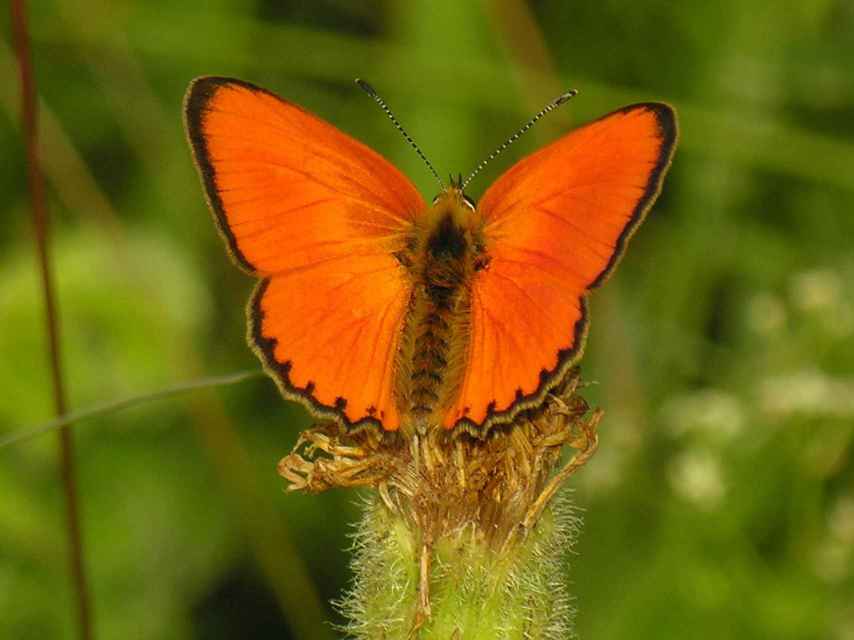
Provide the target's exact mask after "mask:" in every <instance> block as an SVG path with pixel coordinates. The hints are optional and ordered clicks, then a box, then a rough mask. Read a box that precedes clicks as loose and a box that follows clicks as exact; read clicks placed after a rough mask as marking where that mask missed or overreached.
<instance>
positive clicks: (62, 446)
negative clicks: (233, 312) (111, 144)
mask: <svg viewBox="0 0 854 640" xmlns="http://www.w3.org/2000/svg"><path fill="white" fill-rule="evenodd" d="M11 4H12V30H13V38H14V43H15V52H16V55H17V58H18V76H19V80H20V85H21V117H22V120H23V129H24V142H25V145H26V150H27V183H28V187H29V192H30V201H31V205H32V206H31V211H32V217H33V227H34V231H35V235H34V237H35V242H36V253H37V255H38V263H39V271H40V273H41V285H42V293H43V296H44V306H45V318H46V323H47V334H48V347H49V358H50V371H51V381H52V384H53V399H54V408H55V410H56V414H57V415H58V416H61V415H63V414H64V413H65V411H66V401H65V387H64V384H63V379H62V362H61V356H60V350H59V322H58V313H57V309H56V298H55V295H54V290H53V276H52V273H51V264H50V255H49V253H48V251H49V247H48V217H47V208H46V206H45V195H44V181H43V177H42V172H41V166H40V164H39V150H38V128H37V107H36V87H35V77H34V75H33V68H32V60H31V57H30V40H29V33H28V31H27V7H26V3H25V2H24V0H12V3H11ZM59 457H60V471H61V475H62V485H63V488H64V492H65V505H66V527H67V530H68V547H69V555H70V558H71V577H72V581H73V585H74V589H75V592H76V596H77V619H78V620H77V621H78V630H79V637H80V638H81V639H82V640H91V639H92V637H93V635H92V617H91V608H90V603H89V589H88V586H87V583H86V572H85V570H84V567H83V541H82V537H81V532H80V517H79V511H78V503H77V482H76V473H75V469H74V441H73V440H72V434H71V430H70V429H69V427H68V426H65V427H63V428H62V429H60V430H59Z"/></svg>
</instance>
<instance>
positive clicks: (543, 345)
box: [443, 103, 677, 428]
mask: <svg viewBox="0 0 854 640" xmlns="http://www.w3.org/2000/svg"><path fill="white" fill-rule="evenodd" d="M676 137H677V133H676V118H675V114H674V112H673V110H672V109H671V108H670V107H669V106H668V105H665V104H660V103H645V104H637V105H632V106H629V107H625V108H623V109H620V110H619V111H616V112H614V113H612V114H610V115H607V116H605V117H603V118H601V119H599V120H597V121H595V122H592V123H590V124H588V125H586V126H584V127H581V128H579V129H577V130H575V131H573V132H571V133H569V134H568V135H566V136H564V137H563V138H561V139H559V140H557V141H556V142H554V143H552V144H551V145H549V146H547V147H545V148H543V149H541V150H540V151H537V152H535V153H534V154H532V155H530V156H528V157H527V158H524V159H523V160H521V161H520V162H518V163H517V164H516V165H515V166H513V167H512V168H511V169H509V170H508V171H507V172H506V173H504V174H503V175H502V176H501V177H500V178H499V179H498V180H497V181H496V182H495V183H494V184H493V185H492V186H491V187H490V188H489V189H488V190H487V191H486V193H485V194H484V195H483V197H482V198H481V200H480V203H479V205H478V211H479V213H480V214H481V215H482V216H483V218H484V219H485V227H484V230H483V234H484V237H485V241H486V250H487V252H488V254H489V256H490V262H489V266H488V268H486V269H484V270H482V271H480V272H479V273H478V274H477V275H476V276H475V278H474V280H473V282H472V287H471V288H472V293H471V320H470V330H469V345H468V357H467V364H466V368H465V375H464V377H463V381H462V383H461V385H460V390H459V393H458V395H457V399H456V401H455V403H454V405H453V406H452V407H451V408H450V410H449V411H448V412H447V413H446V414H445V418H444V420H443V423H444V425H445V426H446V427H453V426H455V425H457V424H460V423H463V424H468V425H470V426H472V427H475V428H483V427H485V426H486V427H488V426H489V425H490V424H492V423H496V422H503V421H508V420H512V419H513V417H514V416H515V415H517V414H518V412H519V411H520V410H522V409H524V408H526V407H529V406H532V405H535V404H538V403H540V402H542V400H543V397H544V395H545V394H546V393H547V392H548V390H549V389H551V388H552V387H553V386H554V385H556V384H558V383H559V382H560V380H561V379H562V378H563V376H564V374H565V372H566V371H567V370H568V369H569V367H570V366H571V365H572V364H573V363H575V362H576V361H577V360H578V358H579V357H580V355H581V351H582V349H583V346H584V341H585V337H586V331H587V313H586V302H585V297H586V295H587V294H588V292H589V291H590V290H591V289H593V288H595V287H597V286H599V285H600V284H601V283H602V282H603V281H604V280H605V279H606V278H607V277H608V275H609V274H610V273H611V272H612V271H613V269H614V267H615V266H616V264H617V262H618V261H619V259H620V257H621V255H622V252H623V250H624V248H625V245H626V243H627V241H628V240H629V238H630V237H631V235H632V233H633V232H634V230H635V229H636V228H637V226H638V225H639V224H640V223H641V222H642V220H643V218H644V216H645V214H646V212H647V211H648V209H649V208H650V207H651V206H652V203H653V201H654V200H655V198H656V197H657V195H658V193H659V190H660V188H661V183H662V180H663V179H664V174H665V173H666V171H667V168H668V167H669V165H670V159H671V157H672V154H673V149H674V146H675V142H676Z"/></svg>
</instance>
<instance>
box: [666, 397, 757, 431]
mask: <svg viewBox="0 0 854 640" xmlns="http://www.w3.org/2000/svg"><path fill="white" fill-rule="evenodd" d="M661 417H662V421H663V423H664V424H665V425H666V426H667V428H668V429H669V430H670V432H671V433H673V434H674V435H677V436H681V435H684V434H686V433H687V432H689V431H692V430H696V431H700V432H703V433H705V434H708V435H710V436H712V437H714V438H717V439H720V440H727V439H730V438H733V437H734V436H736V435H738V434H739V433H740V432H741V431H742V429H743V428H744V424H745V411H744V408H743V407H742V404H741V402H740V401H739V399H738V398H737V397H736V396H735V395H733V394H731V393H728V392H726V391H723V390H721V389H714V388H708V389H703V390H701V391H696V392H693V393H686V394H682V395H679V396H675V397H673V398H671V399H669V400H667V401H666V402H665V403H664V406H662V408H661Z"/></svg>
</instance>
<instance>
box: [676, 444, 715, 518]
mask: <svg viewBox="0 0 854 640" xmlns="http://www.w3.org/2000/svg"><path fill="white" fill-rule="evenodd" d="M668 476H669V479H670V486H671V488H672V489H673V491H674V493H676V494H677V495H679V496H681V497H682V498H684V499H685V500H688V501H689V502H691V503H693V504H694V505H696V506H698V507H700V508H702V509H715V508H716V507H717V506H718V505H719V504H720V502H721V500H722V499H723V497H724V494H725V493H726V488H725V487H724V481H723V473H722V471H721V466H720V462H719V461H718V459H717V458H716V457H715V456H714V455H712V454H711V453H710V452H708V451H688V452H686V453H684V454H682V455H681V456H679V457H678V458H676V459H675V460H674V461H673V462H672V463H671V465H670V470H669V474H668Z"/></svg>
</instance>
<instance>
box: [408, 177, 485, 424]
mask: <svg viewBox="0 0 854 640" xmlns="http://www.w3.org/2000/svg"><path fill="white" fill-rule="evenodd" d="M398 260H399V261H400V263H401V266H402V268H403V269H404V271H405V273H406V277H407V279H408V280H409V281H410V283H411V285H410V286H411V298H410V303H409V308H408V312H407V316H406V319H405V322H404V329H403V336H402V340H401V345H400V351H399V356H398V359H397V364H396V367H395V373H394V376H395V380H396V402H397V404H398V410H399V411H400V414H401V416H402V425H403V429H404V431H405V432H408V431H411V430H413V429H414V430H418V431H424V430H425V429H427V428H429V426H430V425H437V424H438V423H439V421H440V419H441V414H442V413H443V412H444V411H445V410H446V409H447V408H448V406H449V405H450V403H451V401H452V400H453V397H454V393H455V391H456V390H457V388H458V386H459V383H460V379H461V375H462V369H463V367H464V365H465V355H466V349H467V347H468V340H469V322H468V319H469V316H470V305H471V283H472V279H473V278H474V277H475V275H476V274H477V272H478V271H480V270H482V269H484V268H486V266H487V265H488V261H489V256H488V254H487V252H486V247H485V241H484V237H483V220H482V219H481V218H480V216H479V214H478V213H477V211H476V209H475V208H474V206H473V204H472V203H471V201H470V200H469V199H468V198H467V197H465V195H464V194H463V193H462V191H461V190H460V189H459V187H457V186H451V187H448V188H447V189H445V190H444V191H443V192H442V193H441V194H439V195H438V196H437V197H436V198H435V199H434V201H433V204H432V205H431V206H430V207H429V208H428V209H427V210H426V211H425V212H424V214H423V215H422V216H420V217H419V219H418V222H417V223H416V224H415V225H413V235H412V236H410V238H409V239H408V243H407V250H405V251H403V252H401V253H400V254H398Z"/></svg>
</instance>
